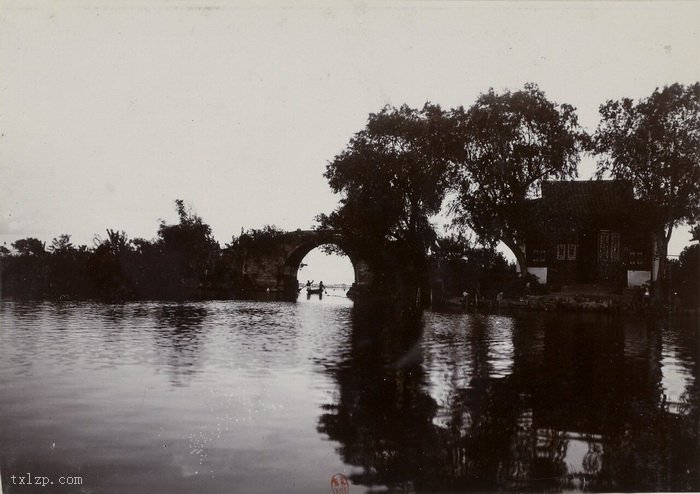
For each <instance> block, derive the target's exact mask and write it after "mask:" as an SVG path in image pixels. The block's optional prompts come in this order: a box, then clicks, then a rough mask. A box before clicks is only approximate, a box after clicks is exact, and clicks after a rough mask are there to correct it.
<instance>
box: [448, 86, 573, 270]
mask: <svg viewBox="0 0 700 494" xmlns="http://www.w3.org/2000/svg"><path fill="white" fill-rule="evenodd" d="M450 118H451V119H452V120H453V122H454V126H455V127H454V139H455V142H454V148H453V155H452V166H451V177H452V180H453V181H452V186H453V187H454V189H455V191H456V198H455V200H454V201H453V202H452V203H451V211H452V213H453V214H454V220H455V222H456V223H457V224H458V225H461V226H466V227H469V228H471V229H472V230H473V231H474V232H475V233H476V234H477V235H478V237H479V239H480V240H481V241H483V242H485V243H495V242H498V241H499V240H500V241H503V242H504V243H505V244H506V245H507V246H508V247H509V248H510V249H511V250H512V251H513V253H514V254H515V256H516V258H517V259H518V263H519V264H520V268H521V270H522V271H523V272H524V270H525V269H526V261H525V256H524V252H523V250H522V248H521V243H522V235H523V232H524V229H525V227H526V225H527V222H528V221H529V217H528V210H527V208H526V207H525V206H526V201H527V200H528V199H529V198H532V197H534V196H535V195H536V194H537V193H538V191H539V186H540V184H541V183H542V181H543V180H547V179H565V178H571V177H575V176H576V175H577V167H578V163H579V153H580V151H581V149H582V147H583V145H584V144H585V142H586V134H585V133H584V132H583V130H582V129H581V127H580V126H579V124H578V119H577V116H576V113H575V110H574V108H573V107H572V106H570V105H567V104H562V105H558V104H556V103H553V102H551V101H549V100H548V99H547V98H546V96H545V94H544V92H542V91H541V90H540V89H539V88H538V87H537V86H536V85H534V84H527V85H525V87H524V89H522V90H519V91H515V92H510V91H505V92H503V93H501V94H499V93H496V92H495V91H494V90H493V89H491V90H489V91H488V92H487V93H485V94H482V95H480V96H479V98H478V99H477V101H476V103H474V105H472V106H471V107H470V108H469V109H468V110H464V108H457V109H455V110H453V111H452V112H451V114H450Z"/></svg>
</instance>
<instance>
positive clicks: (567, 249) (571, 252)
mask: <svg viewBox="0 0 700 494" xmlns="http://www.w3.org/2000/svg"><path fill="white" fill-rule="evenodd" d="M577 253H578V244H557V261H575V260H576V254H577Z"/></svg>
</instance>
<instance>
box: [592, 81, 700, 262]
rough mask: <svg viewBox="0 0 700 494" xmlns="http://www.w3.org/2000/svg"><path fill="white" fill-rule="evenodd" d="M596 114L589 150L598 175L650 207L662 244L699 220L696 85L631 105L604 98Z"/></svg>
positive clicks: (699, 90) (699, 91)
mask: <svg viewBox="0 0 700 494" xmlns="http://www.w3.org/2000/svg"><path fill="white" fill-rule="evenodd" d="M600 115H601V121H600V123H599V125H598V128H597V130H596V132H595V135H594V136H593V141H592V146H591V149H592V150H593V151H594V152H595V153H597V154H598V156H599V158H598V172H597V173H598V176H599V177H602V176H604V175H606V174H609V175H611V176H612V177H614V178H617V179H622V180H627V181H629V182H631V183H632V184H633V186H634V189H635V192H636V194H637V196H638V197H639V198H640V199H643V200H645V201H649V202H651V203H653V204H654V205H655V206H656V208H657V210H658V212H659V216H658V218H656V220H657V221H658V223H659V224H660V226H661V227H662V228H663V230H664V231H663V234H664V242H665V244H667V243H668V241H669V239H670V237H671V233H672V231H673V228H674V227H675V226H676V225H678V224H679V223H680V222H684V221H688V222H691V223H693V222H696V221H697V220H698V218H699V217H698V214H699V213H700V83H695V84H692V85H689V86H684V85H682V84H673V85H671V86H666V87H664V88H663V89H662V90H659V89H658V88H657V89H655V90H654V92H653V93H652V94H651V96H649V97H648V98H644V99H641V100H639V101H638V102H637V103H634V101H632V100H631V99H630V98H623V99H621V100H617V101H613V100H610V101H608V102H607V103H605V104H604V105H601V107H600ZM664 254H665V251H664Z"/></svg>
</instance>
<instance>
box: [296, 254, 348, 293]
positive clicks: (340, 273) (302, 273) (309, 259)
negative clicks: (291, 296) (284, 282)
mask: <svg viewBox="0 0 700 494" xmlns="http://www.w3.org/2000/svg"><path fill="white" fill-rule="evenodd" d="M330 245H332V244H323V245H319V246H317V247H314V248H313V249H311V250H310V251H309V252H308V253H307V254H306V255H305V256H304V258H303V259H302V260H301V263H300V264H299V268H298V269H297V280H298V282H299V283H300V284H306V282H307V281H313V282H314V284H318V283H319V281H323V284H324V285H326V286H328V287H330V286H344V287H346V288H348V287H350V286H351V285H352V284H353V283H355V279H356V275H355V267H354V265H353V262H352V260H351V259H350V257H349V256H348V255H347V254H346V253H345V252H344V251H342V250H340V248H338V247H337V246H334V247H335V249H334V251H333V252H329V251H328V249H327V247H329V246H330Z"/></svg>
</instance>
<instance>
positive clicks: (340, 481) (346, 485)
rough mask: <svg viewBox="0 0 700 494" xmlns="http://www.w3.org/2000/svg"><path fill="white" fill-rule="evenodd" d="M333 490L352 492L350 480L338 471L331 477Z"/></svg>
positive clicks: (345, 492)
mask: <svg viewBox="0 0 700 494" xmlns="http://www.w3.org/2000/svg"><path fill="white" fill-rule="evenodd" d="M331 492H332V493H333V494H348V492H350V482H348V478H347V477H346V476H345V475H343V474H342V473H336V474H335V475H333V476H332V477H331Z"/></svg>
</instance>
